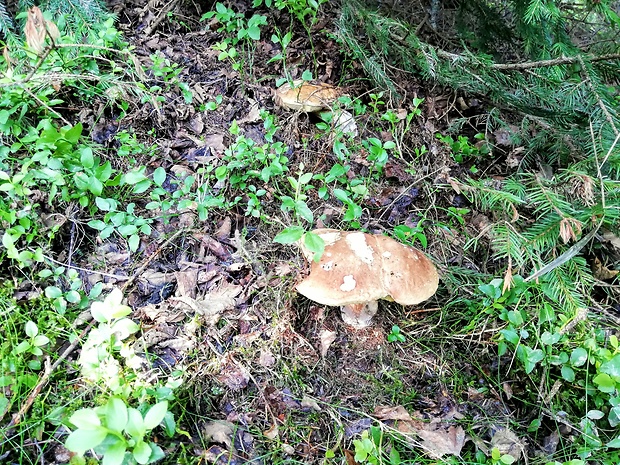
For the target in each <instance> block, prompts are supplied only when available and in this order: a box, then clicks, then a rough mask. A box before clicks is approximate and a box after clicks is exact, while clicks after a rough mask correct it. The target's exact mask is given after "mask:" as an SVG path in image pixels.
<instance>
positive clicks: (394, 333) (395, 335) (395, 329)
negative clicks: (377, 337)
mask: <svg viewBox="0 0 620 465" xmlns="http://www.w3.org/2000/svg"><path fill="white" fill-rule="evenodd" d="M387 340H388V342H405V340H406V339H405V335H404V334H403V333H401V331H400V327H399V326H396V325H394V326H392V330H391V331H390V334H388V337H387Z"/></svg>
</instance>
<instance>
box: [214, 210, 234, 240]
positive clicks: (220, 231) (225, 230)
mask: <svg viewBox="0 0 620 465" xmlns="http://www.w3.org/2000/svg"><path fill="white" fill-rule="evenodd" d="M231 225H232V220H231V219H230V216H227V217H226V218H224V219H223V220H222V224H220V226H219V227H218V228H217V229H216V230H215V233H214V234H213V235H214V236H215V237H216V238H217V240H218V241H224V240H229V239H230V231H231Z"/></svg>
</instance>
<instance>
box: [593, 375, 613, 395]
mask: <svg viewBox="0 0 620 465" xmlns="http://www.w3.org/2000/svg"><path fill="white" fill-rule="evenodd" d="M592 381H594V383H596V385H597V386H598V389H599V391H601V392H606V393H612V392H614V391H615V390H616V382H615V381H614V380H613V378H612V377H611V376H609V375H608V374H607V373H599V374H598V375H596V376H595V377H594V378H593V379H592Z"/></svg>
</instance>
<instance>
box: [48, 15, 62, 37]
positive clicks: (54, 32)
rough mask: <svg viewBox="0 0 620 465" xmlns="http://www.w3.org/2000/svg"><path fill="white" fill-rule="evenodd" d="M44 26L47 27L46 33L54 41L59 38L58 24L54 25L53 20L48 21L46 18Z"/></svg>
mask: <svg viewBox="0 0 620 465" xmlns="http://www.w3.org/2000/svg"><path fill="white" fill-rule="evenodd" d="M45 27H46V28H47V33H48V34H49V36H50V37H51V38H52V40H54V41H56V40H58V39H60V31H59V30H58V26H56V24H54V22H53V21H48V20H47V19H46V20H45Z"/></svg>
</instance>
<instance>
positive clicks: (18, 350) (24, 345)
mask: <svg viewBox="0 0 620 465" xmlns="http://www.w3.org/2000/svg"><path fill="white" fill-rule="evenodd" d="M30 348H31V346H30V342H28V341H22V342H20V343H19V344H17V346H16V347H15V348H14V349H13V352H14V353H15V354H23V353H24V352H26V351H28V350H29V349H30Z"/></svg>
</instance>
